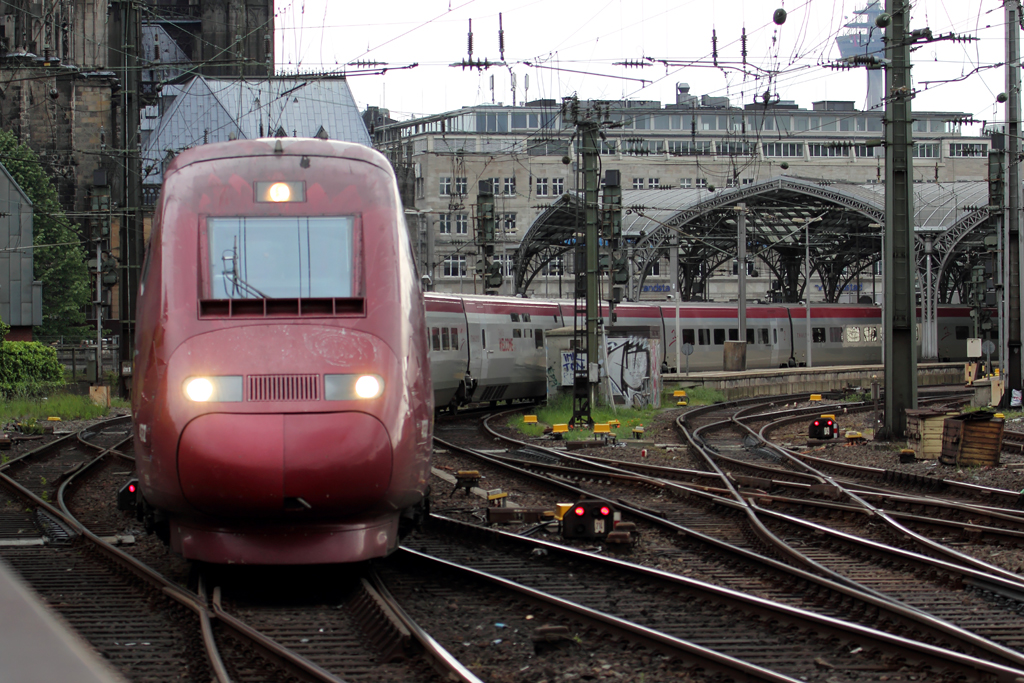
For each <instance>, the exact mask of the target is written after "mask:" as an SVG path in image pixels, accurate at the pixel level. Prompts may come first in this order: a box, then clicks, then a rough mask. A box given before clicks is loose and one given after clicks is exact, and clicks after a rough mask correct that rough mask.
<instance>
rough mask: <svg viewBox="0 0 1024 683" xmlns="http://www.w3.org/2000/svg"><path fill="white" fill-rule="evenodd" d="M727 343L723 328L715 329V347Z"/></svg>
mask: <svg viewBox="0 0 1024 683" xmlns="http://www.w3.org/2000/svg"><path fill="white" fill-rule="evenodd" d="M724 343H725V330H724V329H722V328H721V327H718V328H715V346H720V345H721V344H724Z"/></svg>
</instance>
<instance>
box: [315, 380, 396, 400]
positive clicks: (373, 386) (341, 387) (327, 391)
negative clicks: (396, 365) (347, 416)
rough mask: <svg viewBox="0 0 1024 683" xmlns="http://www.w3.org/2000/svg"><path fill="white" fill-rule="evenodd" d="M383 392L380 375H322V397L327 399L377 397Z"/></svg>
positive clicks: (382, 381)
mask: <svg viewBox="0 0 1024 683" xmlns="http://www.w3.org/2000/svg"><path fill="white" fill-rule="evenodd" d="M383 393H384V378H383V377H381V376H380V375H324V398H325V399H327V400H328V401H354V400H359V399H371V398H378V397H379V396H380V395H381V394H383Z"/></svg>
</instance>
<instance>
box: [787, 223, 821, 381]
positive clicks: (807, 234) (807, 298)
mask: <svg viewBox="0 0 1024 683" xmlns="http://www.w3.org/2000/svg"><path fill="white" fill-rule="evenodd" d="M822 217H823V216H815V217H814V218H810V219H807V218H801V217H797V218H794V219H793V222H794V223H803V224H804V315H805V316H806V318H807V367H809V368H810V367H814V364H813V362H812V359H811V337H812V336H813V335H814V329H813V328H812V327H811V223H816V222H818V221H820V220H821V219H822Z"/></svg>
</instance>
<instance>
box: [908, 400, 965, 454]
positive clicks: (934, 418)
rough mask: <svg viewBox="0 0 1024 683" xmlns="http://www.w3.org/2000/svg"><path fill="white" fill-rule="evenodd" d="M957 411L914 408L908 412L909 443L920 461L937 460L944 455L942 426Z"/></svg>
mask: <svg viewBox="0 0 1024 683" xmlns="http://www.w3.org/2000/svg"><path fill="white" fill-rule="evenodd" d="M950 415H956V411H946V410H934V409H931V408H913V409H911V410H908V411H907V442H908V445H909V446H910V447H911V448H912V449H914V457H915V458H917V459H918V460H935V459H936V458H938V457H939V456H940V455H941V454H942V424H943V422H944V421H945V419H946V418H947V417H948V416H950Z"/></svg>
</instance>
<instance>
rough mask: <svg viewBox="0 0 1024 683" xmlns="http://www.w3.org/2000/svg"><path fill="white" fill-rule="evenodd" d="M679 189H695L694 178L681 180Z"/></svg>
mask: <svg viewBox="0 0 1024 683" xmlns="http://www.w3.org/2000/svg"><path fill="white" fill-rule="evenodd" d="M679 187H681V188H682V189H684V190H691V189H693V178H680V179H679Z"/></svg>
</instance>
